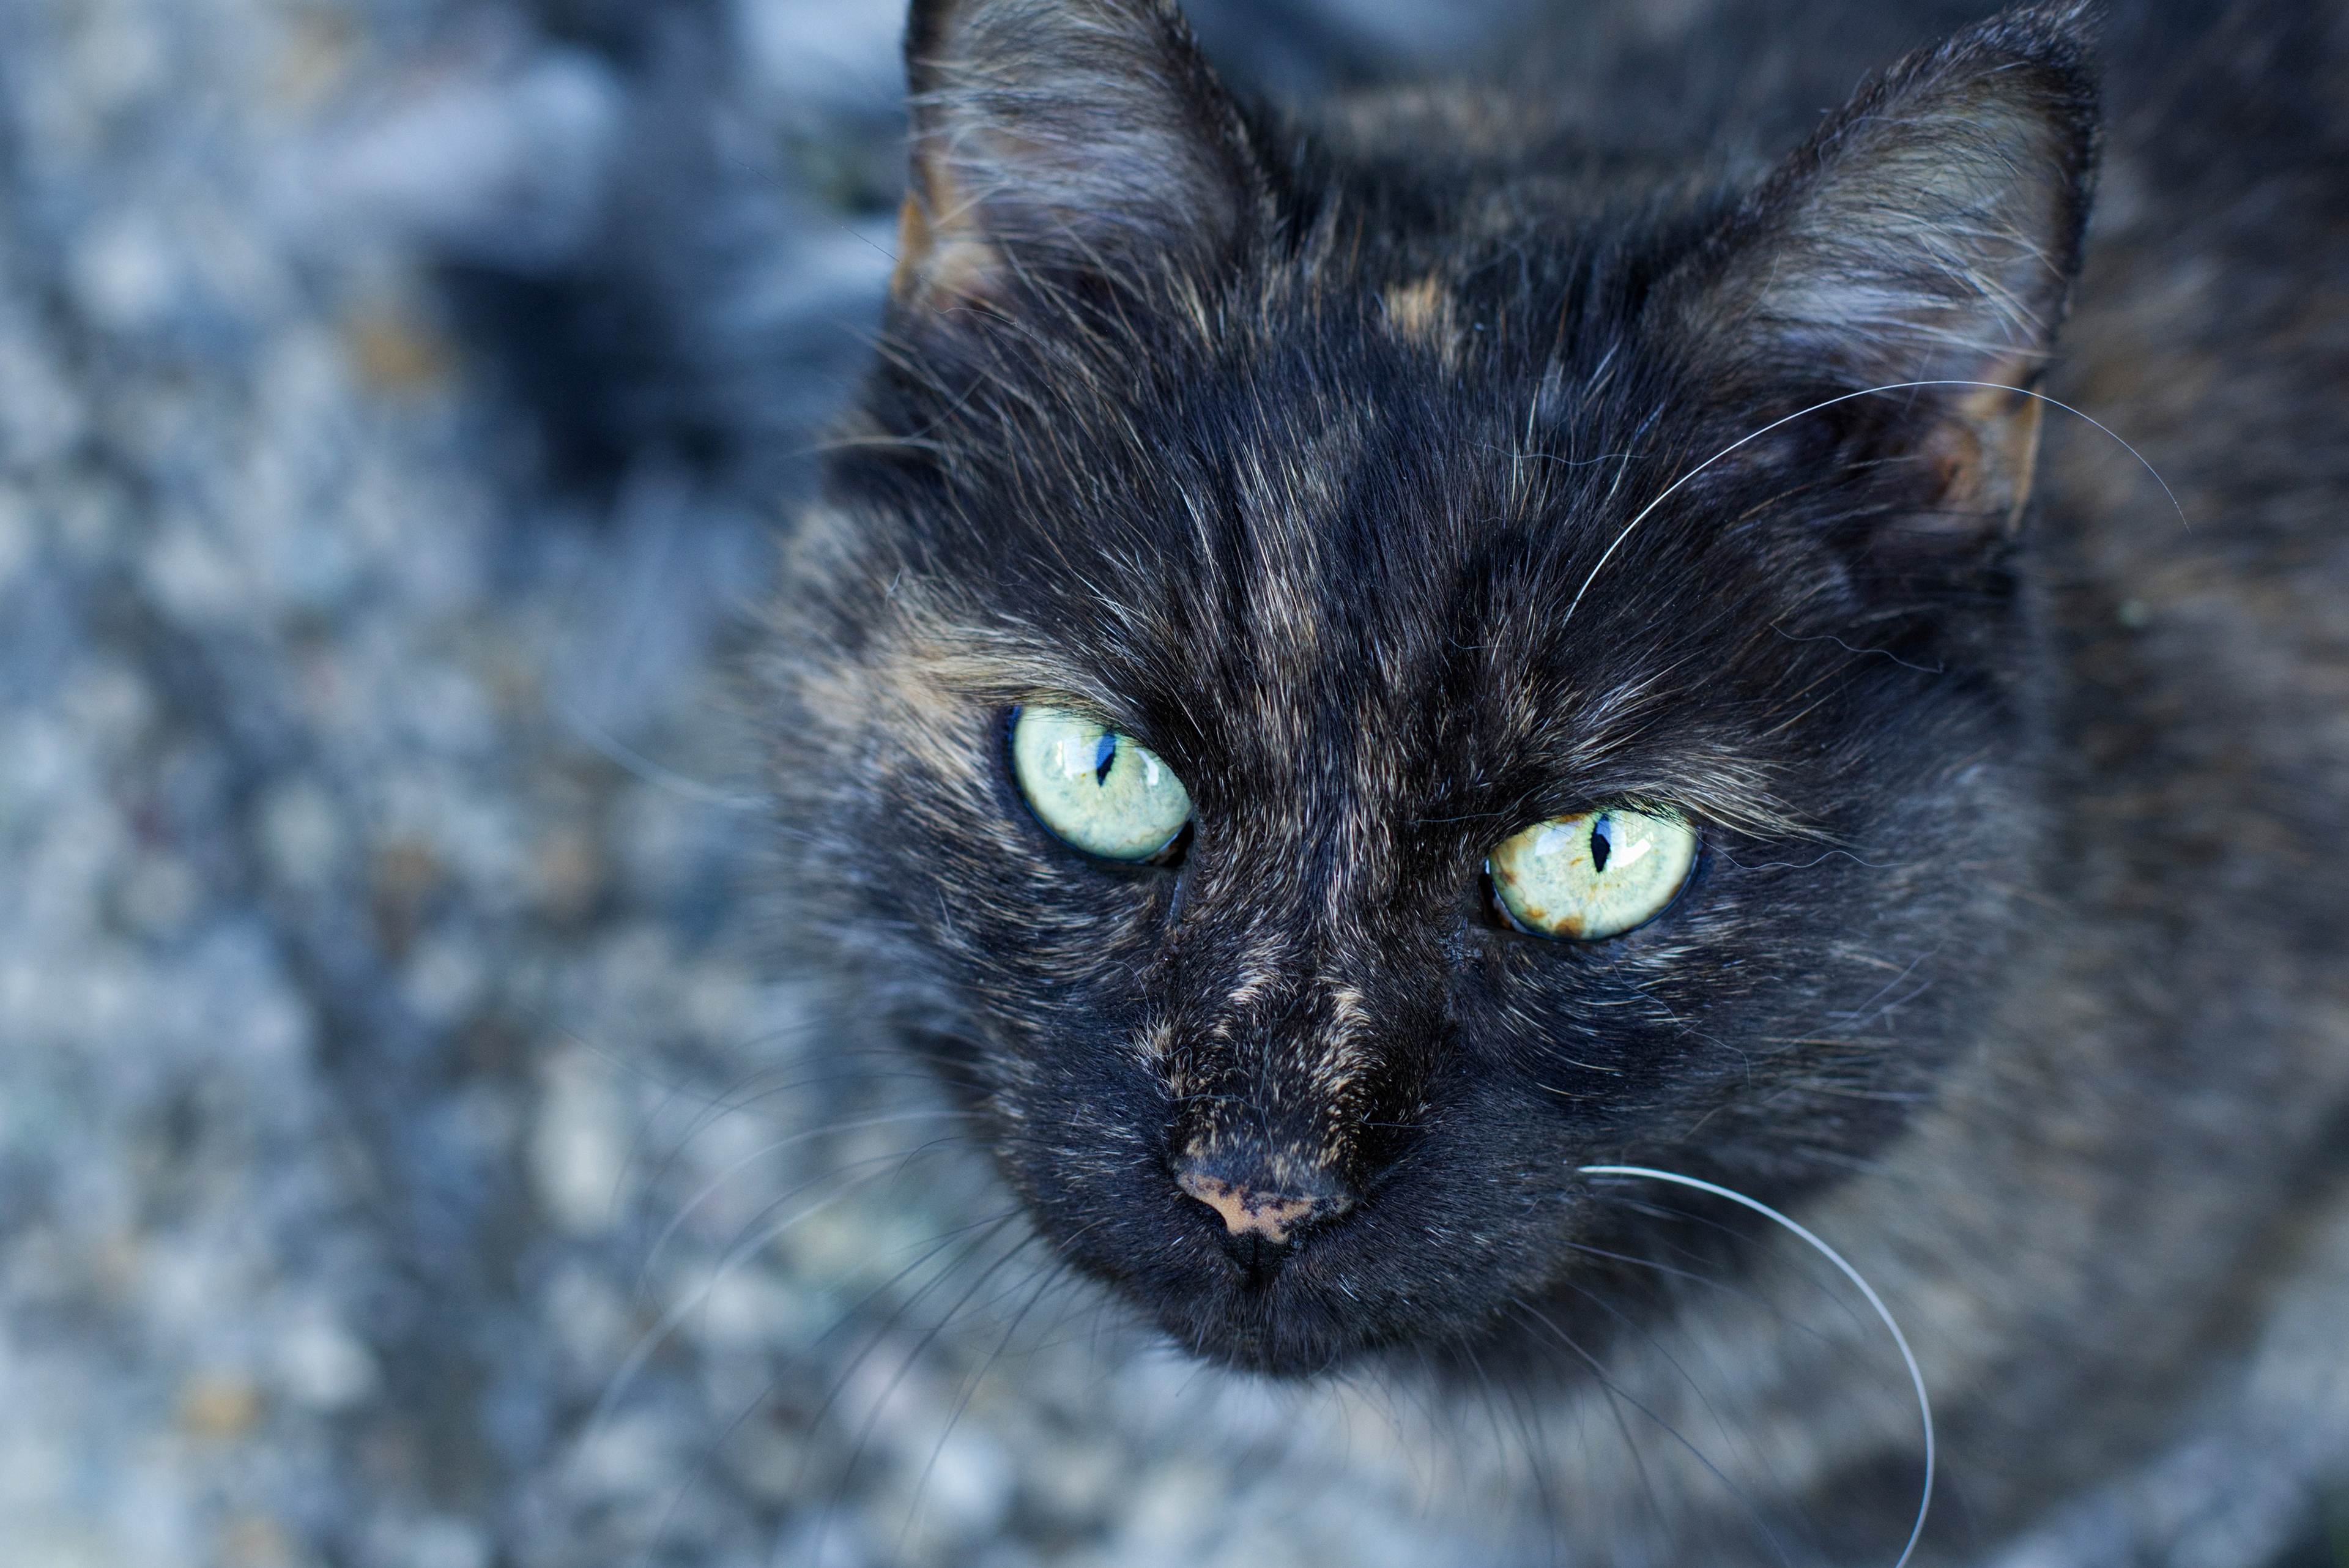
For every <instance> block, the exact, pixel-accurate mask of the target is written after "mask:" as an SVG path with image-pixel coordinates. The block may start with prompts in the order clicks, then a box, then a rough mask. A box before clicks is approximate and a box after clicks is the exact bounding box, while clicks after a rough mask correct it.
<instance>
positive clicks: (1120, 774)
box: [1011, 708, 1191, 860]
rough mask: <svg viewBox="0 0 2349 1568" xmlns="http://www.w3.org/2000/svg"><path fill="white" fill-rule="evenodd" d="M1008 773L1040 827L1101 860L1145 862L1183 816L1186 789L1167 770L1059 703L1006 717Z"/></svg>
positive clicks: (1168, 840)
mask: <svg viewBox="0 0 2349 1568" xmlns="http://www.w3.org/2000/svg"><path fill="white" fill-rule="evenodd" d="M1011 772H1012V775H1013V776H1014V777H1015V778H1017V779H1018V780H1019V793H1020V794H1024V795H1026V796H1027V797H1028V805H1029V806H1030V809H1032V810H1033V811H1034V812H1035V813H1036V815H1037V817H1038V819H1039V820H1040V821H1041V822H1042V823H1043V824H1044V826H1047V827H1049V828H1050V829H1051V830H1052V831H1053V832H1054V833H1056V834H1058V835H1060V836H1061V837H1062V838H1064V839H1066V840H1067V841H1068V842H1069V843H1071V844H1072V845H1074V846H1076V847H1077V848H1079V849H1081V850H1083V851H1084V852H1085V853H1086V854H1088V855H1098V856H1100V857H1102V859H1104V860H1148V859H1150V858H1152V857H1154V856H1156V855H1157V854H1158V853H1159V852H1160V851H1161V850H1163V849H1164V848H1165V847H1166V846H1168V845H1170V844H1172V843H1174V836H1175V835H1176V834H1179V833H1181V832H1182V831H1183V825H1184V824H1185V823H1186V822H1188V821H1190V820H1191V794H1190V792H1189V791H1188V790H1186V789H1185V788H1184V787H1183V781H1182V780H1181V779H1178V778H1176V777H1175V776H1174V769H1172V768H1170V767H1168V766H1167V765H1166V764H1165V763H1162V762H1160V761H1159V760H1158V759H1157V757H1155V756H1154V755H1153V754H1151V753H1148V752H1146V751H1144V750H1143V749H1142V748H1141V747H1140V746H1138V745H1136V744H1134V743H1133V741H1132V740H1131V739H1130V738H1128V737H1127V736H1124V735H1121V734H1119V733H1118V732H1116V731H1114V730H1105V729H1103V728H1102V726H1101V725H1099V724H1096V723H1094V722H1092V720H1091V719H1086V718H1081V717H1080V716H1078V715H1077V714H1074V713H1071V712H1069V711H1065V710H1063V709H1060V708H1022V709H1020V710H1019V712H1018V713H1017V714H1016V715H1014V716H1013V718H1012V721H1011Z"/></svg>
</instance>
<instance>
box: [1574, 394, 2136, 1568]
mask: <svg viewBox="0 0 2349 1568" xmlns="http://www.w3.org/2000/svg"><path fill="white" fill-rule="evenodd" d="M2114 439H2116V440H2118V439H2119V438H2117V437H2116V438H2114ZM1577 1174H1578V1175H1581V1176H1636V1177H1642V1178H1644V1179H1647V1180H1650V1181H1667V1182H1671V1184H1672V1185H1674V1186H1676V1187H1686V1188H1691V1189H1694V1190H1696V1191H1698V1192H1707V1193H1711V1194H1712V1195H1713V1197H1715V1198H1725V1199H1728V1200H1729V1201H1730V1202H1732V1203H1734V1204H1736V1205H1738V1206H1739V1207H1740V1208H1743V1209H1749V1210H1753V1211H1754V1213H1756V1214H1759V1215H1760V1216H1762V1218H1764V1220H1769V1221H1771V1222H1772V1223H1773V1224H1776V1225H1783V1226H1785V1228H1786V1229H1787V1230H1789V1231H1793V1232H1794V1233H1795V1235H1796V1236H1797V1237H1799V1238H1800V1239H1801V1240H1802V1241H1804V1242H1805V1243H1806V1245H1808V1246H1809V1247H1811V1248H1812V1249H1813V1250H1814V1251H1816V1252H1817V1253H1818V1254H1819V1255H1820V1256H1821V1257H1823V1258H1825V1259H1826V1261H1827V1262H1830V1263H1833V1264H1834V1265H1835V1266H1836V1267H1837V1269H1838V1270H1840V1271H1841V1272H1842V1273H1843V1277H1844V1278H1845V1279H1847V1280H1849V1281H1850V1282H1852V1283H1853V1284H1855V1285H1857V1286H1858V1287H1859V1293H1860V1294H1861V1295H1863V1296H1866V1297H1867V1298H1868V1305H1869V1306H1871V1307H1874V1308H1875V1309H1876V1315H1877V1316H1878V1318H1880V1319H1882V1320H1883V1323H1884V1326H1885V1327H1886V1328H1888V1329H1889V1330H1890V1331H1891V1332H1892V1343H1893V1344H1894V1345H1898V1346H1899V1347H1900V1360H1901V1362H1902V1364H1903V1365H1905V1366H1907V1367H1908V1368H1909V1385H1910V1386H1912V1387H1913V1388H1915V1389H1916V1391H1917V1411H1918V1414H1919V1415H1920V1416H1921V1417H1924V1422H1925V1489H1924V1496H1923V1497H1922V1498H1921V1499H1920V1500H1919V1501H1918V1504H1917V1522H1916V1523H1915V1524H1914V1525H1912V1526H1911V1527H1910V1528H1909V1542H1908V1544H1907V1545H1905V1546H1903V1547H1902V1548H1901V1549H1900V1555H1899V1558H1898V1559H1896V1560H1895V1561H1894V1563H1893V1564H1892V1568H1908V1564H1909V1558H1910V1557H1911V1556H1912V1555H1914V1554H1915V1552H1916V1551H1917V1542H1918V1539H1919V1538H1920V1536H1922V1535H1923V1534H1924V1533H1925V1515H1926V1513H1927V1511H1929V1510H1930V1509H1931V1508H1932V1506H1933V1404H1932V1401H1931V1400H1930V1398H1929V1397H1927V1396H1926V1393H1925V1374H1924V1373H1923V1372H1922V1371H1920V1369H1919V1368H1918V1366H1917V1356H1916V1353H1915V1352H1913V1351H1911V1350H1910V1349H1909V1336H1908V1335H1907V1334H1903V1333H1901V1332H1900V1325H1899V1324H1898V1323H1895V1322H1894V1321H1893V1319H1892V1311H1891V1309H1890V1308H1889V1307H1887V1306H1886V1305H1885V1304H1884V1298H1883V1297H1881V1296H1879V1295H1878V1294H1877V1293H1876V1287H1875V1286H1874V1285H1871V1284H1869V1283H1868V1282H1867V1281H1866V1280H1864V1279H1862V1278H1861V1277H1860V1273H1859V1271H1858V1270H1857V1269H1855V1268H1853V1267H1852V1266H1851V1265H1850V1264H1849V1263H1847V1262H1844V1256H1843V1254H1842V1253H1841V1252H1838V1251H1836V1250H1835V1249H1834V1248H1833V1247H1830V1246H1828V1245H1827V1244H1826V1242H1825V1241H1820V1240H1819V1239H1818V1237H1816V1236H1815V1235H1813V1234H1812V1233H1811V1232H1810V1231H1807V1230H1806V1229H1804V1228H1803V1227H1802V1226H1801V1225H1799V1224H1797V1223H1795V1221H1794V1220H1789V1219H1787V1218H1786V1216H1785V1215H1784V1214H1781V1213H1779V1212H1778V1211H1777V1210H1775V1209H1773V1208H1771V1207H1770V1206H1769V1205H1768V1204H1766V1203H1764V1202H1761V1201H1759V1200H1757V1199H1752V1198H1748V1197H1746V1196H1745V1194H1744V1193H1742V1192H1733V1191H1731V1190H1730V1189H1728V1188H1726V1187H1722V1186H1718V1185H1716V1184H1715V1183H1713V1182H1710V1181H1702V1180H1700V1179H1697V1178H1695V1177H1693V1176H1680V1175H1676V1174H1674V1173H1673V1172H1671V1171H1669V1170H1655V1169H1651V1168H1649V1167H1647V1166H1644V1165H1586V1166H1582V1167H1580V1168H1578V1171H1577Z"/></svg>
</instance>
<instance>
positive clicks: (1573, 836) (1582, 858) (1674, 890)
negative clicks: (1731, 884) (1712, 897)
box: [1485, 809, 1696, 942]
mask: <svg viewBox="0 0 2349 1568" xmlns="http://www.w3.org/2000/svg"><path fill="white" fill-rule="evenodd" d="M1695 864H1696V835H1695V833H1693V832H1692V831H1691V830H1690V828H1689V826H1688V825H1687V824H1685V823H1682V822H1676V821H1674V820H1673V819H1672V818H1671V817H1669V816H1651V815H1649V814H1648V813H1646V812H1642V811H1624V810H1620V809H1617V810H1613V811H1593V812H1586V813H1584V814H1583V815H1580V816H1561V817H1558V818H1557V819H1556V820H1554V821H1550V822H1545V823H1540V824H1537V825H1536V826H1532V827H1528V828H1526V830H1525V831H1524V832H1523V833H1520V834H1518V835H1516V836H1515V837H1513V838H1510V839H1509V840H1508V841H1507V842H1506V843H1504V844H1502V845H1501V846H1499V847H1498V848H1496V849H1495V850H1494V851H1493V854H1492V857H1491V858H1490V859H1488V860H1486V861H1485V871H1486V873H1487V874H1488V875H1489V876H1491V877H1492V879H1493V896H1494V897H1495V898H1497V899H1499V900H1500V904H1501V909H1503V911H1504V912H1505V913H1506V914H1507V916H1508V918H1509V920H1510V923H1512V924H1513V925H1515V926H1516V927H1517V928H1518V929H1520V930H1526V931H1533V932H1536V933H1537V934H1539V935H1541V936H1545V937H1562V938H1565V939H1566V940H1569V941H1582V942H1595V941H1603V940H1606V939H1607V938H1609V937H1619V936H1621V935H1622V934H1623V933H1624V932H1626V931H1628V930H1630V929H1632V928H1633V927H1635V926H1643V925H1646V924H1647V923H1648V922H1649V921H1650V920H1652V919H1655V918H1656V917H1657V916H1658V915H1661V914H1662V913H1663V911H1664V906H1665V905H1667V904H1669V903H1671V901H1672V898H1673V897H1674V896H1675V895H1676V894H1678V893H1679V892H1680V890H1681V885H1682V883H1684V882H1686V881H1687V880H1688V877H1689V871H1690V869H1691V868H1692V867H1694V866H1695Z"/></svg>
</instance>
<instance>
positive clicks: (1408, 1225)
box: [1022, 1127, 1588, 1378]
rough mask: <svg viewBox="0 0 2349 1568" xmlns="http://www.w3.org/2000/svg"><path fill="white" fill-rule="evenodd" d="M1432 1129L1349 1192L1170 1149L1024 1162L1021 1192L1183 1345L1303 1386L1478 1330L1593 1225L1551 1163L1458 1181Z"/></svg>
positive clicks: (1516, 1163)
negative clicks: (1043, 1173) (1045, 1164)
mask: <svg viewBox="0 0 2349 1568" xmlns="http://www.w3.org/2000/svg"><path fill="white" fill-rule="evenodd" d="M1443 1130H1444V1129H1442V1128H1441V1127H1438V1128H1433V1129H1430V1130H1429V1136H1424V1137H1422V1138H1421V1139H1419V1140H1418V1141H1417V1142H1416V1143H1415V1144H1414V1145H1413V1147H1412V1149H1411V1150H1409V1151H1408V1152H1406V1153H1405V1154H1404V1155H1403V1156H1402V1158H1398V1159H1396V1160H1394V1161H1392V1163H1391V1164H1389V1165H1387V1166H1386V1167H1384V1168H1382V1169H1381V1170H1380V1171H1379V1173H1378V1174H1377V1176H1376V1177H1375V1179H1371V1180H1368V1181H1366V1182H1364V1183H1363V1184H1362V1185H1361V1187H1360V1188H1359V1189H1353V1188H1350V1187H1348V1186H1346V1185H1343V1184H1341V1183H1340V1182H1338V1181H1336V1180H1334V1179H1323V1180H1321V1181H1319V1182H1318V1183H1316V1182H1314V1181H1313V1180H1312V1179H1310V1178H1311V1176H1312V1174H1313V1173H1311V1172H1309V1171H1306V1172H1300V1171H1299V1170H1297V1169H1295V1168H1291V1169H1290V1170H1288V1172H1287V1173H1286V1176H1287V1179H1286V1180H1282V1181H1277V1182H1276V1181H1263V1180H1251V1179H1248V1175H1247V1172H1246V1169H1245V1168H1244V1167H1243V1166H1242V1165H1241V1164H1240V1162H1238V1161H1236V1160H1233V1159H1231V1158H1225V1159H1223V1160H1222V1161H1220V1162H1208V1161H1203V1160H1199V1159H1189V1160H1186V1159H1185V1158H1181V1157H1176V1158H1171V1159H1170V1158H1163V1157H1160V1158H1148V1159H1144V1160H1137V1161H1135V1162H1133V1164H1132V1165H1122V1166H1121V1167H1120V1168H1115V1169H1105V1168H1103V1167H1104V1165H1105V1164H1106V1162H1103V1161H1100V1160H1098V1159H1095V1160H1090V1161H1086V1162H1084V1163H1083V1164H1081V1165H1077V1166H1074V1167H1071V1166H1062V1167H1061V1168H1060V1170H1061V1173H1062V1176H1061V1179H1050V1178H1045V1179H1039V1173H1037V1172H1036V1171H1035V1169H1034V1168H1030V1170H1029V1171H1027V1172H1024V1173H1023V1175H1025V1176H1027V1177H1028V1180H1027V1181H1025V1182H1023V1183H1022V1185H1024V1186H1026V1187H1028V1189H1029V1192H1030V1202H1031V1204H1032V1205H1033V1207H1034V1209H1035V1210H1036V1212H1037V1214H1038V1216H1039V1218H1040V1220H1042V1222H1043V1223H1044V1225H1045V1228H1046V1229H1047V1230H1048V1231H1053V1232H1056V1233H1057V1234H1058V1235H1059V1236H1060V1238H1061V1251H1062V1254H1063V1255H1064V1256H1065V1257H1067V1258H1068V1259H1069V1260H1070V1261H1071V1262H1074V1263H1076V1264H1077V1265H1078V1266H1079V1267H1081V1268H1082V1269H1084V1270H1085V1271H1086V1272H1090V1273H1092V1274H1093V1275H1094V1276H1095V1277H1096V1278H1099V1279H1102V1280H1103V1281H1105V1282H1108V1283H1110V1284H1111V1285H1112V1286H1113V1287H1115V1288H1116V1289H1117V1290H1118V1291H1119V1292H1120V1293H1123V1295H1124V1296H1126V1298H1127V1299H1128V1300H1130V1301H1132V1302H1133V1303H1135V1304H1136V1305H1138V1306H1140V1307H1142V1308H1143V1309H1144V1310H1145V1311H1146V1312H1147V1313H1148V1314H1150V1315H1151V1316H1152V1317H1153V1318H1154V1320H1155V1321H1156V1323H1157V1324H1158V1326H1159V1327H1160V1328H1161V1329H1162V1330H1163V1331H1164V1333H1165V1334H1167V1335H1168V1336H1169V1337H1170V1338H1171V1339H1173V1340H1174V1343H1175V1344H1176V1345H1179V1346H1180V1347H1182V1348H1183V1349H1184V1350H1185V1351H1186V1352H1188V1353H1189V1354H1191V1355H1195V1356H1198V1357H1199V1358H1201V1359H1202V1360H1206V1361H1209V1362H1213V1363H1216V1364H1218V1365H1221V1366H1226V1367H1230V1368H1232V1369H1234V1370H1237V1371H1243V1372H1248V1373H1254V1374H1258V1375H1263V1376H1274V1377H1283V1378H1300V1377H1311V1376H1318V1375H1321V1374H1326V1373H1330V1372H1333V1371H1336V1370H1338V1369H1340V1368H1341V1367H1344V1366H1348V1365H1349V1364H1350V1363H1353V1362H1356V1361H1359V1360H1361V1359H1363V1358H1365V1357H1369V1356H1372V1355H1377V1354H1378V1353H1380V1352H1382V1351H1388V1350H1392V1349H1396V1348H1398V1347H1403V1346H1429V1345H1453V1344H1461V1343H1467V1342H1473V1341H1480V1340H1484V1339H1485V1338H1487V1337H1488V1336H1489V1335H1490V1334H1491V1332H1492V1330H1493V1327H1494V1325H1495V1323H1496V1321H1497V1320H1499V1319H1501V1318H1502V1317H1503V1316H1504V1315H1505V1314H1506V1310H1507V1308H1508V1305H1509V1303H1511V1302H1513V1301H1516V1300H1518V1299H1521V1298H1524V1297H1526V1296H1528V1295H1537V1294H1540V1293H1544V1292H1546V1291H1547V1289H1549V1288H1550V1287H1551V1286H1552V1284H1553V1282H1552V1281H1551V1280H1549V1279H1548V1278H1547V1273H1548V1272H1549V1270H1550V1268H1551V1266H1552V1264H1553V1263H1554V1262H1555V1260H1557V1259H1558V1258H1560V1257H1561V1256H1568V1255H1570V1252H1571V1249H1570V1246H1569V1245H1568V1243H1569V1242H1570V1241H1571V1239H1572V1238H1573V1237H1574V1236H1575V1235H1578V1234H1579V1233H1580V1232H1581V1231H1583V1230H1584V1229H1585V1228H1586V1226H1587V1222H1588V1199H1587V1198H1586V1197H1585V1196H1583V1195H1581V1194H1579V1193H1578V1191H1577V1190H1576V1187H1577V1184H1575V1183H1574V1182H1572V1181H1571V1180H1561V1179H1558V1178H1557V1174H1556V1173H1555V1171H1554V1169H1553V1168H1552V1160H1551V1159H1549V1158H1540V1157H1539V1156H1534V1158H1513V1159H1506V1160H1503V1161H1500V1162H1497V1163H1495V1164H1485V1165H1484V1166H1483V1168H1481V1170H1478V1171H1477V1172H1476V1173H1475V1175H1474V1177H1473V1178H1470V1179H1454V1178H1456V1177H1457V1175H1458V1173H1459V1171H1460V1170H1461V1168H1462V1165H1461V1161H1462V1158H1463V1151H1462V1150H1461V1149H1460V1148H1459V1147H1457V1146H1456V1145H1454V1144H1451V1143H1449V1142H1448V1141H1447V1140H1446V1139H1445V1138H1444V1137H1443V1136H1442V1134H1443ZM1526 1130H1527V1133H1528V1138H1529V1141H1530V1136H1531V1132H1532V1129H1531V1128H1528V1129H1526ZM1521 1152H1522V1153H1524V1154H1526V1155H1534V1151H1533V1149H1532V1148H1530V1147H1528V1148H1527V1149H1526V1150H1524V1151H1521ZM1552 1158H1554V1156H1553V1157H1552ZM1211 1165H1212V1168H1210V1167H1211ZM1071 1171H1073V1172H1074V1174H1075V1175H1076V1178H1077V1179H1075V1180H1073V1181H1071V1180H1069V1179H1067V1173H1069V1172H1071ZM1105 1214H1116V1215H1119V1216H1121V1217H1122V1221H1123V1222H1116V1223H1104V1222H1103V1220H1102V1216H1103V1215H1105Z"/></svg>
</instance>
